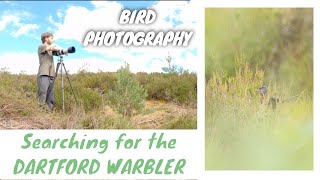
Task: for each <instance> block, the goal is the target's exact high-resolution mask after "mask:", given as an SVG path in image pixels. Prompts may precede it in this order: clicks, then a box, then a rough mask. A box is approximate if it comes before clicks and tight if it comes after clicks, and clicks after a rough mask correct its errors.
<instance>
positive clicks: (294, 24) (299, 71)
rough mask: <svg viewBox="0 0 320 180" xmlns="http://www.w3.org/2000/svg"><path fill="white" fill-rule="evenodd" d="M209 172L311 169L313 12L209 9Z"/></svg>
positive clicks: (304, 10)
mask: <svg viewBox="0 0 320 180" xmlns="http://www.w3.org/2000/svg"><path fill="white" fill-rule="evenodd" d="M205 82H206V89H205V99H206V100H205V106H206V107H205V168H206V170H312V169H313V9H310V8H207V9H206V10H205Z"/></svg>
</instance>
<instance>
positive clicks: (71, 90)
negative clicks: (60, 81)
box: [62, 63, 78, 105]
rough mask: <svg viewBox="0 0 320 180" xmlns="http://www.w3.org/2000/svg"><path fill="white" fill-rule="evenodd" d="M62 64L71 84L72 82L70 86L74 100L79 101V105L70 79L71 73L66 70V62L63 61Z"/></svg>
mask: <svg viewBox="0 0 320 180" xmlns="http://www.w3.org/2000/svg"><path fill="white" fill-rule="evenodd" d="M62 66H63V68H64V72H66V76H67V79H68V81H69V84H70V87H71V91H72V94H73V97H74V100H75V101H76V103H77V105H78V101H77V98H76V95H75V94H74V91H73V87H72V84H71V81H70V79H69V75H68V72H67V70H66V67H65V65H64V63H62Z"/></svg>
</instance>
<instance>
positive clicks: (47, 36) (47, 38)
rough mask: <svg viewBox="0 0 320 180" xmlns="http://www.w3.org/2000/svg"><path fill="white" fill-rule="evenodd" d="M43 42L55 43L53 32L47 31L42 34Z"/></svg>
mask: <svg viewBox="0 0 320 180" xmlns="http://www.w3.org/2000/svg"><path fill="white" fill-rule="evenodd" d="M41 41H42V44H44V43H47V44H48V45H50V44H52V43H53V34H51V33H49V32H45V33H42V34H41Z"/></svg>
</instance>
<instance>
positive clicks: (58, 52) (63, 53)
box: [52, 46, 76, 56]
mask: <svg viewBox="0 0 320 180" xmlns="http://www.w3.org/2000/svg"><path fill="white" fill-rule="evenodd" d="M75 52H76V48H75V47H73V46H72V47H69V48H68V49H61V50H60V51H53V52H52V54H53V55H54V56H61V55H65V54H68V53H75Z"/></svg>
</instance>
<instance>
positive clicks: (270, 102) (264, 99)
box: [257, 85, 306, 111]
mask: <svg viewBox="0 0 320 180" xmlns="http://www.w3.org/2000/svg"><path fill="white" fill-rule="evenodd" d="M257 91H258V92H259V94H260V101H261V104H265V102H267V93H268V89H267V86H265V85H263V86H261V87H260V88H259V89H258V90H257ZM305 91H306V90H304V91H302V92H301V93H299V94H297V95H295V96H291V97H288V98H285V99H282V98H281V99H280V98H278V97H274V96H272V97H270V99H269V100H268V106H271V107H272V110H274V111H275V110H276V108H277V104H278V103H287V102H290V101H292V100H294V99H296V98H298V97H300V96H301V95H302V94H303V93H304V92H305Z"/></svg>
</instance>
